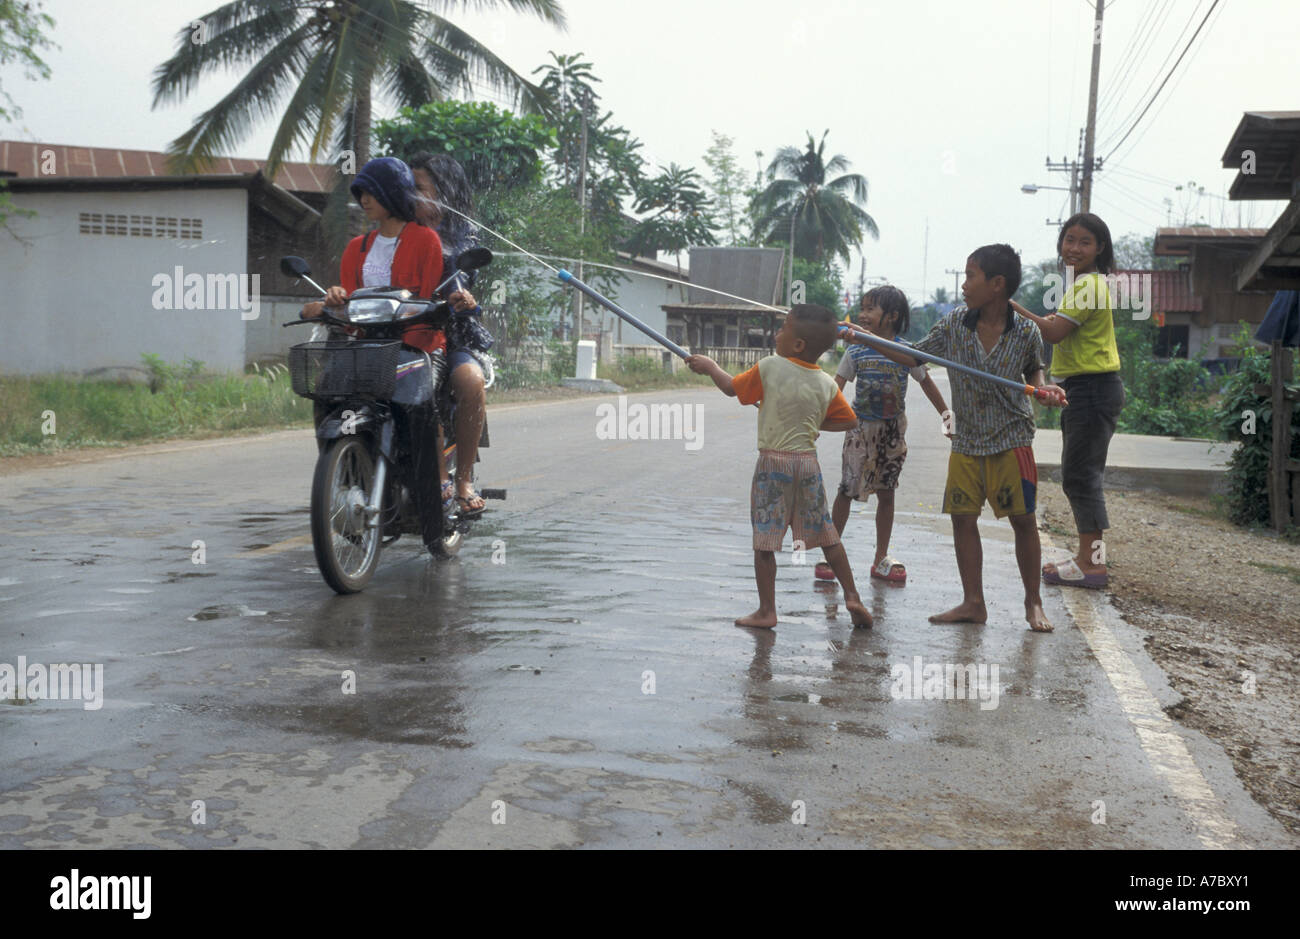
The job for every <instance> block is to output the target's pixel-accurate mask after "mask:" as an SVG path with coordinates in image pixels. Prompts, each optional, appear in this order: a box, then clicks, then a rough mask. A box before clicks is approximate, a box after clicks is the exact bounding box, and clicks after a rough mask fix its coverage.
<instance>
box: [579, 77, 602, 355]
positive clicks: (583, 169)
mask: <svg viewBox="0 0 1300 939" xmlns="http://www.w3.org/2000/svg"><path fill="white" fill-rule="evenodd" d="M578 107H579V109H580V113H581V117H582V160H581V162H580V163H579V164H578V206H579V212H578V238H579V239H580V241H579V245H578V280H582V279H583V273H582V244H581V239H583V238H585V237H586V234H587V102H586V101H585V100H583V98H582V97H579V98H578ZM574 295H575V299H576V300H577V305H576V306H575V307H574V313H573V356H574V358H573V362H574V368H577V362H578V343H579V342H581V341H582V313H583V309H582V297H583V294H582V291H581V290H575V291H574ZM597 350H599V344H597Z"/></svg>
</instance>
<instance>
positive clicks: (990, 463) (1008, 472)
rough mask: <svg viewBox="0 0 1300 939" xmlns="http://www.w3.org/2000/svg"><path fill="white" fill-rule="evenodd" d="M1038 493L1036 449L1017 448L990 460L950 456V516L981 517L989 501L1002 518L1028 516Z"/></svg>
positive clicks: (946, 505) (946, 504)
mask: <svg viewBox="0 0 1300 939" xmlns="http://www.w3.org/2000/svg"><path fill="white" fill-rule="evenodd" d="M1037 492H1038V463H1037V462H1035V460H1034V448H1033V447H1016V448H1014V449H1012V450H1003V451H1002V452H1001V453H994V454H991V455H989V456H967V455H966V454H964V453H952V454H949V456H948V483H947V486H946V487H945V489H944V493H943V510H944V512H945V513H947V514H948V515H979V514H980V512H981V511H982V510H983V508H984V502H985V501H986V500H987V501H988V503H989V505H991V506H993V514H994V515H995V516H996V517H998V518H1005V517H1006V516H1008V515H1028V514H1029V513H1030V512H1033V511H1034V508H1035V502H1036V498H1035V497H1036V494H1037Z"/></svg>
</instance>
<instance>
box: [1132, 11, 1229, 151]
mask: <svg viewBox="0 0 1300 939" xmlns="http://www.w3.org/2000/svg"><path fill="white" fill-rule="evenodd" d="M1219 3H1220V0H1214V2H1213V3H1212V4H1211V5H1210V9H1209V11H1208V12H1207V13H1206V14H1205V18H1204V19H1202V20H1201V23H1200V25H1199V26H1197V27H1196V32H1194V33H1193V34H1192V38H1191V39H1189V40H1188V42H1187V45H1186V46H1184V47H1183V51H1182V52H1181V53H1179V55H1178V60H1177V61H1176V62H1174V65H1173V68H1171V69H1170V70H1169V73H1168V74H1167V75H1165V77H1164V81H1162V82H1161V83H1160V87H1159V88H1157V89H1156V90H1155V94H1153V95H1152V96H1151V100H1150V101H1148V102H1147V105H1146V107H1144V108H1143V109H1142V113H1141V114H1139V115H1138V116H1137V120H1135V121H1134V122H1133V124H1132V125H1131V126H1130V127H1129V129H1128V130H1127V131H1125V132H1124V136H1123V137H1121V138H1120V139H1119V143H1117V144H1115V146H1114V147H1112V148H1111V151H1110V153H1108V154H1107V155H1106V159H1107V160H1108V161H1109V160H1110V158H1111V157H1112V156H1113V155H1114V154H1115V151H1116V150H1118V149H1119V148H1120V147H1121V146H1122V145H1123V143H1124V141H1125V140H1128V138H1129V135H1130V134H1132V133H1133V131H1134V130H1135V129H1136V128H1137V126H1138V124H1140V123H1141V122H1142V118H1143V117H1145V116H1146V113H1147V111H1149V110H1150V109H1151V105H1153V104H1155V102H1156V98H1158V97H1159V96H1160V92H1161V91H1163V90H1164V87H1165V85H1166V84H1168V82H1169V79H1170V78H1171V77H1173V74H1174V72H1175V71H1177V69H1178V66H1179V64H1180V63H1181V62H1182V61H1183V57H1184V56H1185V55H1187V50H1188V49H1190V48H1191V47H1192V43H1194V42H1196V37H1197V36H1199V35H1200V34H1201V30H1202V29H1203V28H1204V27H1205V23H1206V21H1207V20H1209V18H1210V14H1211V13H1213V12H1214V11H1215V10H1216V9H1217V8H1218V6H1219Z"/></svg>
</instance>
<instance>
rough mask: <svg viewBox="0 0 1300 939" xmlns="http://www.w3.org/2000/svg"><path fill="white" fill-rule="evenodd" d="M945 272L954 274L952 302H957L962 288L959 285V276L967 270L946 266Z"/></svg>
mask: <svg viewBox="0 0 1300 939" xmlns="http://www.w3.org/2000/svg"><path fill="white" fill-rule="evenodd" d="M943 272H944V273H945V274H951V275H952V302H953V303H956V302H957V298H958V297H959V296H961V288H960V287H958V286H957V278H958V277H960V276H961V275H962V274H965V273H966V272H965V271H959V270H956V269H955V268H951V267H946V268H944V271H943Z"/></svg>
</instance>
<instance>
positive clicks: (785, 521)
mask: <svg viewBox="0 0 1300 939" xmlns="http://www.w3.org/2000/svg"><path fill="white" fill-rule="evenodd" d="M749 516H750V521H751V522H753V525H754V550H755V551H780V550H781V542H782V541H783V540H784V539H785V530H786V529H787V528H791V529H793V532H792V534H793V535H794V540H795V541H796V542H802V543H803V547H805V548H817V547H821V548H828V547H830V546H831V545H837V544H839V543H840V536H839V534H838V533H837V532H836V531H835V525H834V524H833V523H832V522H831V513H830V509H829V508H828V506H827V504H826V483H825V481H824V480H823V479H822V469H821V466H820V465H819V464H818V462H817V453H816V452H815V451H812V450H809V451H806V452H805V451H793V450H759V451H758V463H757V464H755V466H754V482H753V485H752V486H751V487H750V490H749Z"/></svg>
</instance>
